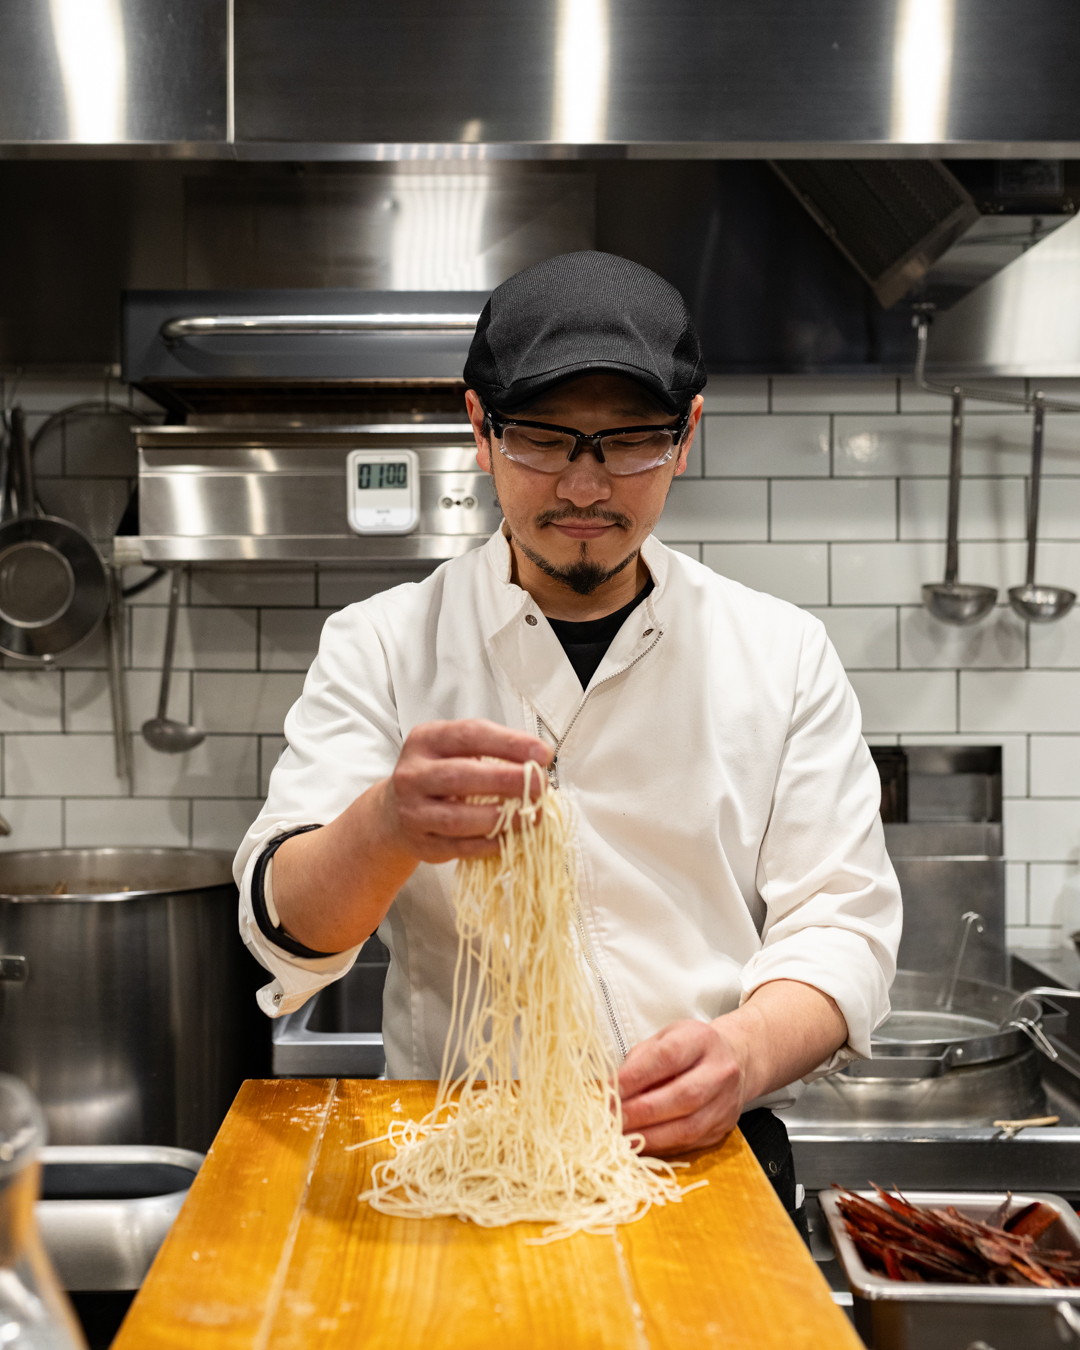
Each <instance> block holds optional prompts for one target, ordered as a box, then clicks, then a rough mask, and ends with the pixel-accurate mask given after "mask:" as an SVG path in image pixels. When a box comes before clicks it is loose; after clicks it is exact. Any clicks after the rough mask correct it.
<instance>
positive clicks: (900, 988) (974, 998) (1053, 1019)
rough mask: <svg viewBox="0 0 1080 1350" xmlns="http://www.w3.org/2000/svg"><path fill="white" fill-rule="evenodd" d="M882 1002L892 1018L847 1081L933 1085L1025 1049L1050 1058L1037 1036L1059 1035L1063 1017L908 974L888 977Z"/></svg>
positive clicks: (1059, 1011)
mask: <svg viewBox="0 0 1080 1350" xmlns="http://www.w3.org/2000/svg"><path fill="white" fill-rule="evenodd" d="M947 988H951V989H952V994H953V996H952V999H951V1000H949V1001H950V1003H951V1006H949V1007H946V1006H945V1004H946V997H945V995H946V989H947ZM1054 992H1055V993H1060V992H1061V991H1057V990H1055V991H1054ZM1065 997H1068V991H1067V990H1066V991H1065ZM890 999H891V1002H892V1011H891V1013H890V1014H889V1016H888V1018H887V1019H886V1020H885V1021H884V1022H883V1023H882V1024H881V1026H880V1027H878V1029H877V1030H876V1031H875V1032H874V1035H873V1038H872V1046H873V1051H874V1058H873V1059H870V1060H856V1061H855V1063H853V1064H850V1065H848V1067H847V1068H846V1069H845V1070H844V1071H843V1072H844V1073H846V1074H847V1075H848V1076H849V1077H852V1078H935V1077H937V1076H938V1075H939V1074H944V1073H948V1072H949V1070H950V1069H960V1068H966V1067H969V1066H971V1065H974V1064H990V1063H993V1062H994V1061H995V1060H1000V1059H1006V1058H1008V1057H1010V1056H1012V1055H1018V1054H1020V1052H1021V1051H1023V1050H1025V1049H1026V1048H1027V1047H1028V1045H1029V1043H1031V1042H1034V1044H1035V1045H1036V1046H1037V1047H1038V1048H1039V1049H1040V1050H1042V1051H1043V1053H1044V1054H1048V1055H1049V1057H1050V1058H1054V1057H1055V1055H1054V1051H1053V1048H1052V1047H1050V1046H1049V1044H1048V1042H1046V1038H1045V1036H1044V1035H1043V1034H1042V1033H1044V1032H1059V1031H1061V1030H1063V1029H1064V1026H1065V1020H1066V1016H1067V1014H1066V1013H1065V1010H1064V1009H1063V1008H1061V1007H1060V1006H1058V1005H1057V1004H1055V1003H1054V1002H1053V1001H1052V1000H1051V999H1050V998H1049V997H1040V998H1039V999H1038V1001H1036V999H1035V998H1034V997H1032V996H1031V995H1028V996H1026V997H1025V996H1024V995H1018V994H1017V993H1016V991H1015V990H1014V989H1005V988H1003V987H1002V986H1001V985H996V984H989V983H987V982H986V981H984V980H963V979H961V980H955V981H951V982H950V981H948V980H945V979H943V978H942V976H940V975H930V974H924V973H923V972H922V971H915V970H898V971H897V972H896V980H895V982H894V983H893V987H892V990H891V993H890Z"/></svg>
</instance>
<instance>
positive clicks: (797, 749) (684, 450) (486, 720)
mask: <svg viewBox="0 0 1080 1350" xmlns="http://www.w3.org/2000/svg"><path fill="white" fill-rule="evenodd" d="M465 381H466V386H467V393H466V400H467V406H468V412H469V416H470V419H471V421H472V425H473V429H474V432H475V435H476V444H477V460H478V463H479V465H480V467H481V468H482V469H483V470H484V471H485V472H487V473H490V474H491V475H492V476H493V479H494V486H495V489H496V492H497V495H498V499H499V502H500V505H501V507H502V510H503V514H504V517H505V521H504V525H503V527H502V528H501V529H500V530H499V532H498V533H496V534H495V535H494V536H493V537H492V538H491V539H490V540H489V541H488V543H487V544H486V545H485V546H484V547H483V548H481V549H479V550H477V551H475V552H473V553H470V554H468V555H466V556H465V557H462V558H457V559H454V560H453V561H451V562H448V563H445V564H443V566H441V567H439V568H438V569H437V570H436V571H435V572H434V573H433V574H432V575H431V576H430V577H428V578H427V579H426V580H424V581H421V582H419V583H417V584H409V585H404V586H398V587H396V588H394V589H392V590H389V591H386V592H383V593H382V594H380V595H377V596H375V597H373V598H372V599H370V600H366V601H364V602H363V603H361V604H356V605H351V606H349V607H348V608H347V609H344V610H343V611H341V612H340V613H338V614H335V615H334V616H333V617H331V618H330V619H329V620H328V621H327V623H326V625H325V627H324V629H323V635H322V641H321V645H320V649H319V654H318V656H317V658H316V660H315V662H314V664H313V665H312V667H311V670H310V672H309V674H308V677H307V681H306V683H305V686H304V691H303V694H302V695H301V697H300V699H299V701H298V702H297V703H296V704H295V706H294V707H293V708H292V710H291V711H290V712H289V715H288V717H287V718H286V721H285V735H286V738H287V741H288V746H287V748H286V750H285V751H284V753H283V754H282V756H281V759H280V760H279V762H278V764H277V766H276V768H275V769H274V772H273V775H272V777H271V780H270V789H269V796H268V798H267V801H266V805H265V806H264V808H263V810H262V811H261V813H260V814H259V817H258V819H257V820H256V821H255V822H254V824H253V825H252V827H251V829H250V830H249V831H248V834H247V837H246V838H245V839H244V842H243V844H242V845H241V847H240V850H239V852H238V854H237V858H236V867H235V871H236V878H237V882H238V885H239V886H240V892H241V917H240V922H241V931H242V933H243V936H244V938H245V941H246V942H247V943H248V945H249V947H250V948H251V949H252V950H253V951H254V953H255V954H256V956H257V957H258V959H259V960H260V961H261V962H262V964H263V965H264V966H265V967H266V968H267V970H268V971H269V972H270V973H271V974H272V976H273V980H272V982H271V983H269V984H268V985H267V986H266V988H265V989H263V990H262V991H261V993H260V996H259V998H260V1003H261V1005H262V1007H263V1008H264V1010H265V1011H266V1012H267V1013H269V1014H270V1015H271V1016H278V1015H280V1014H283V1013H287V1012H291V1011H293V1010H295V1009H296V1008H298V1007H300V1006H301V1005H302V1004H303V1002H304V1001H305V1000H306V999H308V998H310V997H311V995H312V994H313V993H315V992H316V991H317V990H318V989H320V988H322V987H323V986H324V985H326V984H328V983H330V982H331V981H333V980H335V979H338V978H340V977H341V976H342V975H343V974H345V972H346V971H347V970H348V969H349V967H350V966H351V965H352V963H353V961H354V960H355V958H356V954H357V952H358V950H359V948H360V946H361V945H362V944H363V942H364V941H365V940H366V939H367V937H368V936H369V935H370V934H371V933H373V932H375V931H376V930H377V931H378V933H379V936H380V937H381V938H382V940H383V941H384V942H385V944H386V945H387V947H388V948H389V950H390V956H391V962H390V968H389V973H388V976H387V983H386V989H385V994H384V1012H383V1033H384V1038H385V1045H386V1060H387V1072H388V1074H389V1075H390V1076H391V1077H397V1078H435V1077H438V1073H439V1066H440V1060H441V1055H442V1049H443V1042H444V1038H445V1035H446V1029H447V1021H448V1016H449V1010H450V1002H451V984H452V978H453V967H454V957H455V951H456V936H455V932H454V922H453V913H452V908H451V902H450V888H451V878H452V872H453V864H454V860H455V859H457V858H463V857H474V856H477V855H479V854H484V853H490V852H493V851H495V845H494V843H493V841H491V840H490V839H489V838H488V834H489V832H490V831H491V829H492V827H493V823H494V819H495V808H494V807H491V806H479V805H471V804H470V803H469V802H468V801H467V800H466V799H467V798H470V797H476V796H513V795H520V793H521V790H522V778H523V772H522V769H521V767H520V766H521V764H522V763H523V761H525V760H527V759H533V760H536V761H538V762H540V763H541V764H544V765H547V766H549V773H550V774H551V776H552V778H553V779H554V780H555V781H556V782H557V784H558V786H559V788H560V789H561V790H562V791H563V792H564V793H566V794H567V795H568V796H569V797H570V798H571V800H572V802H573V805H574V807H575V808H576V816H577V821H578V838H577V849H578V860H577V861H578V875H579V878H580V890H581V916H582V926H581V936H582V950H583V955H584V959H585V960H586V961H587V963H588V966H589V968H590V972H591V976H592V979H593V982H594V987H595V993H596V1006H597V1015H598V1017H599V1018H600V1019H601V1021H602V1024H603V1025H604V1027H605V1028H606V1030H607V1032H608V1034H609V1036H610V1039H611V1045H612V1049H613V1051H614V1052H615V1054H616V1056H617V1059H618V1061H619V1062H620V1064H621V1068H620V1071H619V1088H620V1092H621V1095H622V1098H623V1111H624V1120H625V1125H626V1128H627V1130H633V1131H639V1132H640V1133H642V1134H643V1135H644V1136H645V1147H646V1151H647V1152H650V1153H664V1152H673V1151H679V1150H685V1149H688V1148H694V1147H700V1146H703V1145H706V1144H710V1143H713V1142H716V1141H717V1140H719V1139H720V1138H722V1137H723V1135H724V1134H725V1133H726V1132H727V1131H728V1130H730V1129H731V1127H732V1126H733V1125H734V1124H736V1122H739V1123H740V1124H741V1125H742V1127H743V1130H744V1133H745V1134H746V1135H747V1138H748V1139H749V1141H750V1143H751V1146H752V1147H754V1148H755V1152H757V1154H758V1156H759V1158H760V1159H761V1160H762V1162H763V1164H764V1165H765V1166H766V1169H767V1171H769V1173H770V1176H771V1179H772V1180H773V1182H774V1184H775V1185H777V1188H778V1190H779V1191H780V1193H781V1197H782V1199H783V1200H784V1202H785V1205H786V1206H787V1208H788V1209H789V1210H794V1209H795V1202H794V1192H795V1184H794V1173H793V1170H792V1168H791V1162H790V1150H789V1148H788V1147H787V1142H786V1135H785V1133H784V1130H783V1127H782V1125H781V1124H780V1123H779V1121H778V1120H777V1119H776V1118H775V1117H774V1116H773V1115H772V1112H771V1110H770V1108H771V1107H783V1106H784V1105H788V1104H790V1103H791V1102H792V1101H793V1100H794V1099H795V1097H796V1096H797V1092H798V1084H799V1082H800V1080H803V1081H809V1080H811V1079H812V1078H814V1077H816V1076H819V1075H822V1074H825V1073H828V1072H830V1071H831V1070H834V1069H836V1068H838V1067H841V1066H842V1065H843V1064H845V1063H846V1062H848V1061H850V1060H851V1059H852V1058H855V1057H859V1056H868V1055H869V1054H870V1035H871V1032H872V1031H873V1030H874V1028H875V1026H877V1025H878V1023H880V1022H881V1021H882V1019H883V1018H884V1017H885V1016H886V1014H887V1012H888V1007H889V1002H888V990H889V985H890V983H891V980H892V977H893V974H894V970H895V956H896V949H897V945H898V943H899V938H900V925H901V910H900V895H899V889H898V886H897V883H896V878H895V875H894V873H893V870H892V867H891V865H890V863H889V859H888V856H887V854H886V851H885V844H884V836H883V831H882V827H881V822H880V817H879V813H878V806H879V800H880V787H879V780H878V775H877V772H876V769H875V767H874V764H873V761H872V759H871V757H870V753H869V751H868V750H867V748H866V745H865V743H864V741H863V739H862V735H861V731H860V716H859V707H858V704H857V702H856V699H855V696H854V694H853V692H852V690H851V687H850V685H849V684H848V681H847V679H846V677H845V675H844V671H843V669H842V667H841V665H840V662H839V660H838V659H837V656H836V653H835V652H834V651H833V649H832V646H831V645H830V643H829V641H828V639H827V637H826V635H825V631H824V629H823V627H822V625H821V624H820V623H819V621H818V620H817V619H815V618H813V617H811V616H810V615H808V614H806V613H805V612H804V611H802V610H800V609H797V608H796V607H794V606H793V605H789V604H787V603H785V602H784V601H781V600H777V599H775V598H774V597H772V596H769V595H763V594H760V593H758V592H755V591H751V590H749V589H747V588H746V587H745V586H741V585H739V584H738V583H736V582H734V581H730V580H728V579H726V578H725V577H722V576H719V575H717V574H716V573H714V572H712V571H711V570H710V569H708V568H706V567H703V566H702V565H701V564H700V563H697V562H694V561H692V560H691V559H689V558H687V557H686V556H684V555H683V554H681V553H676V552H673V551H672V550H670V549H668V548H666V547H665V546H664V545H663V544H661V543H660V542H659V541H658V540H657V539H656V538H655V536H654V535H653V533H652V531H653V529H654V528H655V526H656V523H657V521H658V520H659V518H660V514H661V512H662V510H663V507H664V501H665V498H666V497H667V494H668V491H669V489H670V487H671V483H672V481H673V479H674V478H675V477H677V476H678V475H679V474H681V473H682V472H683V471H684V469H685V467H686V461H687V456H688V454H689V451H690V447H691V444H692V442H693V439H694V434H695V431H696V428H697V425H698V421H699V419H700V416H701V409H702V399H701V395H700V390H701V388H702V386H703V385H704V382H705V369H704V363H703V360H702V356H701V351H700V346H699V344H698V339H697V336H696V333H695V331H694V327H693V324H692V322H691V320H690V318H689V315H688V314H687V312H686V309H685V306H684V304H683V301H682V299H681V297H680V296H679V294H678V292H677V291H675V290H674V289H673V288H672V287H671V286H669V285H668V284H667V283H666V282H664V281H662V280H661V279H660V278H659V277H657V276H656V275H654V274H653V273H651V272H649V271H647V270H646V269H645V268H642V267H639V266H638V265H636V264H634V263H631V262H628V261H626V260H624V259H620V258H615V257H612V256H610V255H607V254H602V253H574V254H567V255H564V256H562V257H559V258H554V259H549V260H548V261H547V262H544V263H541V264H539V265H538V266H535V267H532V268H529V269H527V270H526V271H525V272H522V273H519V274H518V275H517V276H515V277H512V278H510V280H509V281H507V282H504V283H503V284H502V285H501V286H499V287H498V288H497V289H496V290H495V291H494V293H493V294H492V296H491V299H490V301H489V302H488V305H487V306H486V307H485V310H484V313H483V315H482V316H481V318H480V321H479V323H478V325H477V330H476V334H475V337H474V339H473V343H472V347H471V350H470V354H469V359H468V362H467V364H466V367H465ZM481 757H484V758H481ZM489 757H490V758H489Z"/></svg>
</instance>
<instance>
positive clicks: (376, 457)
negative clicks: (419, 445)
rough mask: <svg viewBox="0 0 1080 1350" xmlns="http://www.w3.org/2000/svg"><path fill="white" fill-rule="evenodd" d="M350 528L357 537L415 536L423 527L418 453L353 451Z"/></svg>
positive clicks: (349, 477)
mask: <svg viewBox="0 0 1080 1350" xmlns="http://www.w3.org/2000/svg"><path fill="white" fill-rule="evenodd" d="M345 482H346V489H347V497H348V500H347V503H346V506H347V510H348V516H349V527H350V528H351V529H353V530H355V531H356V533H357V534H411V533H412V531H413V530H415V529H416V527H417V526H418V525H419V524H420V459H419V456H418V455H417V453H416V451H415V450H393V449H388V450H366V449H365V450H350V451H349V456H348V460H347V468H346V478H345Z"/></svg>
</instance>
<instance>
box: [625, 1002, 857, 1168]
mask: <svg viewBox="0 0 1080 1350" xmlns="http://www.w3.org/2000/svg"><path fill="white" fill-rule="evenodd" d="M847 1035H848V1029H847V1022H845V1020H844V1015H843V1013H842V1012H841V1011H840V1009H839V1007H838V1006H837V1004H836V1002H835V1001H834V1000H833V999H832V998H830V997H829V995H828V994H825V993H822V991H821V990H820V989H816V988H815V987H814V986H813V985H810V984H803V983H802V982H801V981H799V980H770V981H769V983H768V984H763V985H760V986H759V987H758V988H757V989H755V990H754V992H753V993H752V994H751V995H750V997H749V998H748V999H747V1000H746V1002H745V1003H744V1004H743V1005H742V1007H741V1008H738V1009H736V1010H735V1011H734V1012H729V1013H725V1014H724V1016H723V1017H717V1018H716V1019H715V1021H712V1022H692V1021H691V1022H673V1023H672V1024H671V1026H668V1027H665V1028H664V1029H663V1031H658V1032H657V1033H656V1035H655V1036H650V1037H649V1039H648V1040H646V1041H641V1042H640V1043H639V1044H638V1045H635V1046H634V1048H633V1049H632V1050H631V1051H630V1053H629V1054H628V1055H627V1057H626V1059H625V1061H624V1062H623V1066H622V1068H621V1069H620V1070H619V1079H618V1087H619V1095H620V1096H621V1097H622V1107H623V1129H624V1130H625V1131H626V1132H627V1133H628V1134H643V1135H644V1136H645V1152H646V1153H682V1152H685V1151H686V1150H687V1149H692V1148H707V1147H708V1146H709V1145H710V1144H716V1143H719V1141H720V1140H721V1139H723V1137H724V1135H725V1134H727V1132H728V1131H729V1130H730V1129H731V1128H732V1126H733V1125H735V1124H737V1122H738V1119H739V1116H740V1115H741V1114H742V1111H743V1108H744V1106H745V1104H746V1103H747V1102H752V1101H755V1100H756V1099H757V1098H759V1097H764V1096H765V1095H766V1093H769V1092H775V1091H776V1089H777V1088H781V1087H784V1086H786V1084H788V1083H794V1082H795V1081H796V1080H797V1079H799V1078H802V1076H803V1075H804V1074H807V1073H809V1072H810V1071H811V1070H812V1069H815V1068H816V1067H817V1066H818V1065H819V1064H821V1063H822V1062H823V1061H824V1060H826V1059H828V1057H829V1056H830V1055H831V1054H832V1053H833V1051H834V1050H838V1049H839V1048H840V1047H841V1046H842V1045H843V1044H844V1042H845V1041H846V1040H847Z"/></svg>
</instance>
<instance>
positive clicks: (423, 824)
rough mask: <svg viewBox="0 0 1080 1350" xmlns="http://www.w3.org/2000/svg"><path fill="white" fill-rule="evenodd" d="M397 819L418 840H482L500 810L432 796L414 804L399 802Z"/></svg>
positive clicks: (489, 830)
mask: <svg viewBox="0 0 1080 1350" xmlns="http://www.w3.org/2000/svg"><path fill="white" fill-rule="evenodd" d="M398 817H399V819H400V821H401V824H402V825H403V826H404V828H405V829H406V830H407V831H408V832H409V833H410V834H412V835H415V836H417V837H419V838H422V837H424V836H428V835H430V836H439V837H440V838H445V839H478V838H481V839H482V838H486V837H487V836H488V835H489V834H490V833H491V832H492V830H494V828H495V825H496V822H497V821H498V819H499V809H498V807H497V806H479V805H474V804H473V803H471V802H454V801H443V800H442V799H440V798H438V797H433V798H425V799H423V800H421V801H420V802H418V803H416V804H415V805H413V804H410V803H409V802H402V803H400V804H399V806H398Z"/></svg>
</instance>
